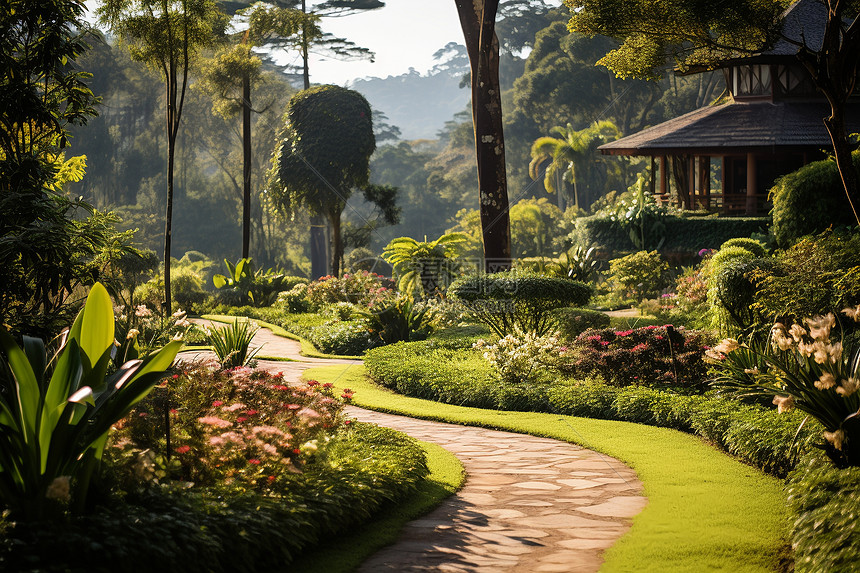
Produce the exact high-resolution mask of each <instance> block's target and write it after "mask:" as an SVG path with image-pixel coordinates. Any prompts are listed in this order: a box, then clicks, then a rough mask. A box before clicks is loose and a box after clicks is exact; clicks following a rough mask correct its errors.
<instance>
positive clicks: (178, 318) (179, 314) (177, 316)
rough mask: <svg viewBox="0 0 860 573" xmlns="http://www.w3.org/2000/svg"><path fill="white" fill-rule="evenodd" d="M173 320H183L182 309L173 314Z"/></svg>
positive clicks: (183, 312)
mask: <svg viewBox="0 0 860 573" xmlns="http://www.w3.org/2000/svg"><path fill="white" fill-rule="evenodd" d="M173 318H175V319H176V320H182V319H183V318H185V311H184V310H182V309H179V310H177V311H176V312H174V313H173Z"/></svg>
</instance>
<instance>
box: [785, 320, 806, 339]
mask: <svg viewBox="0 0 860 573" xmlns="http://www.w3.org/2000/svg"><path fill="white" fill-rule="evenodd" d="M788 333H789V334H790V335H791V337H792V338H793V339H794V341H795V342H800V341H801V340H802V339H803V336H805V335H806V330H805V329H804V328H803V327H802V326H800V325H799V324H792V325H791V330H789V331H788Z"/></svg>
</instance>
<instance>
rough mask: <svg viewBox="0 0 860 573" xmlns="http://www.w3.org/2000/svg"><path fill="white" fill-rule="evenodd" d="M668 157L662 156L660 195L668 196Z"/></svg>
mask: <svg viewBox="0 0 860 573" xmlns="http://www.w3.org/2000/svg"><path fill="white" fill-rule="evenodd" d="M666 183H667V179H666V156H665V155H661V156H660V195H664V196H665V195H666Z"/></svg>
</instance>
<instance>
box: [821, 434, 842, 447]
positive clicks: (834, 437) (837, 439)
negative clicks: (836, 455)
mask: <svg viewBox="0 0 860 573" xmlns="http://www.w3.org/2000/svg"><path fill="white" fill-rule="evenodd" d="M824 439H825V440H827V441H828V442H830V443H831V444H833V447H834V448H836V449H837V450H841V449H842V444H843V442H845V432H844V431H842V430H836V431H835V432H824Z"/></svg>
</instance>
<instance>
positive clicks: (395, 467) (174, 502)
mask: <svg viewBox="0 0 860 573" xmlns="http://www.w3.org/2000/svg"><path fill="white" fill-rule="evenodd" d="M353 428H354V429H353V430H351V431H349V432H346V433H345V434H344V435H341V436H340V437H338V438H336V439H337V440H339V443H337V444H333V446H332V447H333V448H335V449H334V450H333V456H334V457H332V456H329V458H330V459H332V460H336V461H337V464H336V465H335V464H327V465H326V467H325V468H313V467H311V466H310V465H309V466H308V467H307V468H306V469H305V472H304V473H303V474H297V475H296V476H294V482H295V487H293V488H291V492H290V495H289V496H278V497H265V496H261V495H254V494H252V493H246V492H242V491H239V490H231V491H227V489H225V490H217V491H213V492H211V493H209V494H204V495H195V494H191V493H189V492H188V491H187V490H183V489H177V490H167V489H157V488H156V489H152V490H150V491H148V492H145V493H143V494H135V495H131V494H129V496H127V498H126V499H125V503H116V504H113V505H111V506H108V507H101V508H99V509H98V510H97V511H96V512H95V513H94V514H93V515H89V516H85V517H77V518H72V519H71V520H69V521H62V520H53V521H49V522H43V523H37V524H32V525H27V524H24V523H10V522H8V521H4V520H3V519H2V518H0V531H2V535H0V570H3V571H22V572H23V571H33V572H35V571H61V570H62V571H80V572H83V571H87V572H92V571H97V572H102V571H104V572H112V571H125V572H130V573H134V572H141V573H144V572H151V571H161V572H164V573H172V572H176V573H188V572H197V571H200V572H204V571H205V572H213V573H220V572H228V571H229V572H233V571H247V572H255V571H274V570H282V569H284V567H286V566H287V565H288V564H289V563H290V562H291V561H292V560H293V559H294V558H295V557H296V555H297V554H298V553H300V552H301V551H302V550H303V549H304V548H307V547H310V546H312V545H313V544H315V543H317V542H318V541H319V540H320V539H324V538H326V537H330V536H333V535H335V534H337V533H339V532H342V531H345V530H348V529H349V528H350V527H354V526H356V525H357V524H359V523H361V522H363V521H365V520H367V519H368V518H369V517H370V516H371V515H372V514H374V513H375V512H377V511H379V509H380V508H382V507H383V506H384V505H385V504H386V503H388V502H390V501H394V500H398V499H400V498H402V497H403V496H405V495H408V494H409V493H411V492H413V491H414V490H415V488H416V487H417V485H418V484H419V483H420V481H421V480H422V479H423V478H424V476H426V475H427V473H428V470H427V465H426V461H425V457H424V450H423V449H422V448H421V446H420V445H419V444H418V443H417V442H415V440H413V439H412V438H409V437H408V436H406V435H405V434H402V433H400V432H396V431H394V430H391V429H388V428H381V427H377V426H373V425H370V424H355V425H354V426H353ZM368 452H372V455H368ZM225 488H229V486H225Z"/></svg>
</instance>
